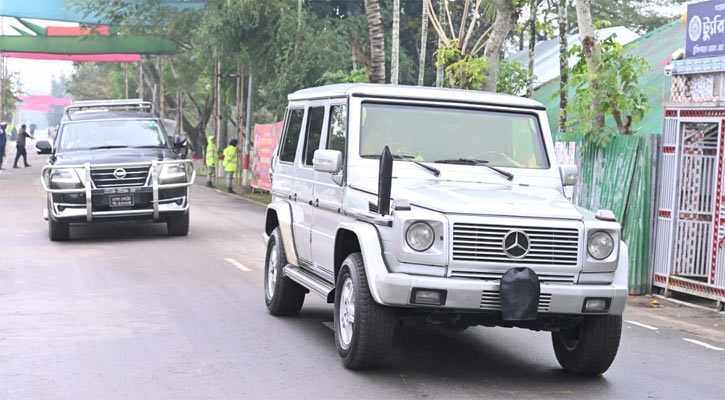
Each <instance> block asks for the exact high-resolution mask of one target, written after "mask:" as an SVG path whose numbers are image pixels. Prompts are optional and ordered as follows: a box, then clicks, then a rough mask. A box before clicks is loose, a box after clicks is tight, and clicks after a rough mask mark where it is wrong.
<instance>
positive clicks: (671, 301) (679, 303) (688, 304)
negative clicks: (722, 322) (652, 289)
mask: <svg viewBox="0 0 725 400" xmlns="http://www.w3.org/2000/svg"><path fill="white" fill-rule="evenodd" d="M652 297H654V298H656V299H660V300H665V301H669V302H670V303H673V304H677V305H679V306H683V307H690V308H698V309H701V310H707V311H711V312H714V313H716V314H720V315H725V311H718V310H716V309H714V308H711V307H705V306H701V305H699V304H694V303H688V302H686V301H682V300H677V299H673V298H669V297H665V296H662V295H660V294H653V295H652Z"/></svg>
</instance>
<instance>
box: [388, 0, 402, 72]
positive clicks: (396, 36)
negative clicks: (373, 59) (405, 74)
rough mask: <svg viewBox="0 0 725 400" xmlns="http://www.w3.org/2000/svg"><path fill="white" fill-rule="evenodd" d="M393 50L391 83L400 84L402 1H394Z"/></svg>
mask: <svg viewBox="0 0 725 400" xmlns="http://www.w3.org/2000/svg"><path fill="white" fill-rule="evenodd" d="M392 36H393V37H392V40H391V41H392V42H393V48H392V52H391V54H390V58H391V59H390V83H392V84H393V85H397V84H398V66H399V64H400V0H393V34H392Z"/></svg>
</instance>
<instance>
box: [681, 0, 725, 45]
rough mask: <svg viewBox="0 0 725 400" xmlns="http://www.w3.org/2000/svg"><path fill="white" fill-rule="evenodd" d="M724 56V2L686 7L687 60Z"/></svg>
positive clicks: (720, 0) (716, 0)
mask: <svg viewBox="0 0 725 400" xmlns="http://www.w3.org/2000/svg"><path fill="white" fill-rule="evenodd" d="M723 54H725V0H712V1H705V2H702V3H695V4H689V5H688V6H687V38H686V43H685V55H686V57H687V58H695V57H712V56H719V55H723Z"/></svg>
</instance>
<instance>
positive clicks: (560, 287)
mask: <svg viewBox="0 0 725 400" xmlns="http://www.w3.org/2000/svg"><path fill="white" fill-rule="evenodd" d="M375 285H376V286H377V290H378V294H379V296H380V300H381V301H382V303H383V304H385V305H388V306H394V307H421V305H418V304H412V303H411V295H412V292H413V289H414V288H420V289H434V290H445V291H446V296H445V304H443V305H442V306H435V308H439V309H448V310H461V311H474V310H478V311H497V310H500V306H499V305H498V304H497V299H498V292H499V283H498V281H481V280H474V279H458V278H440V277H429V276H416V275H408V274H402V273H388V274H381V275H378V276H377V279H376V281H375ZM587 298H608V299H611V300H610V303H609V304H610V306H609V311H608V313H607V314H610V315H621V314H622V313H623V312H624V306H625V303H626V301H627V287H626V286H619V285H616V284H609V285H575V284H542V285H541V296H540V297H539V313H541V314H569V315H584V314H585V313H583V311H582V310H583V306H584V301H585V299H587ZM426 307H431V306H426ZM592 314H596V313H592ZM599 314H601V313H599Z"/></svg>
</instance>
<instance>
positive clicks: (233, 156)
mask: <svg viewBox="0 0 725 400" xmlns="http://www.w3.org/2000/svg"><path fill="white" fill-rule="evenodd" d="M237 144H239V141H237V139H232V140H230V141H229V146H227V148H226V149H224V172H226V174H227V192H228V193H234V189H232V181H233V180H234V173H235V172H237Z"/></svg>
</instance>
